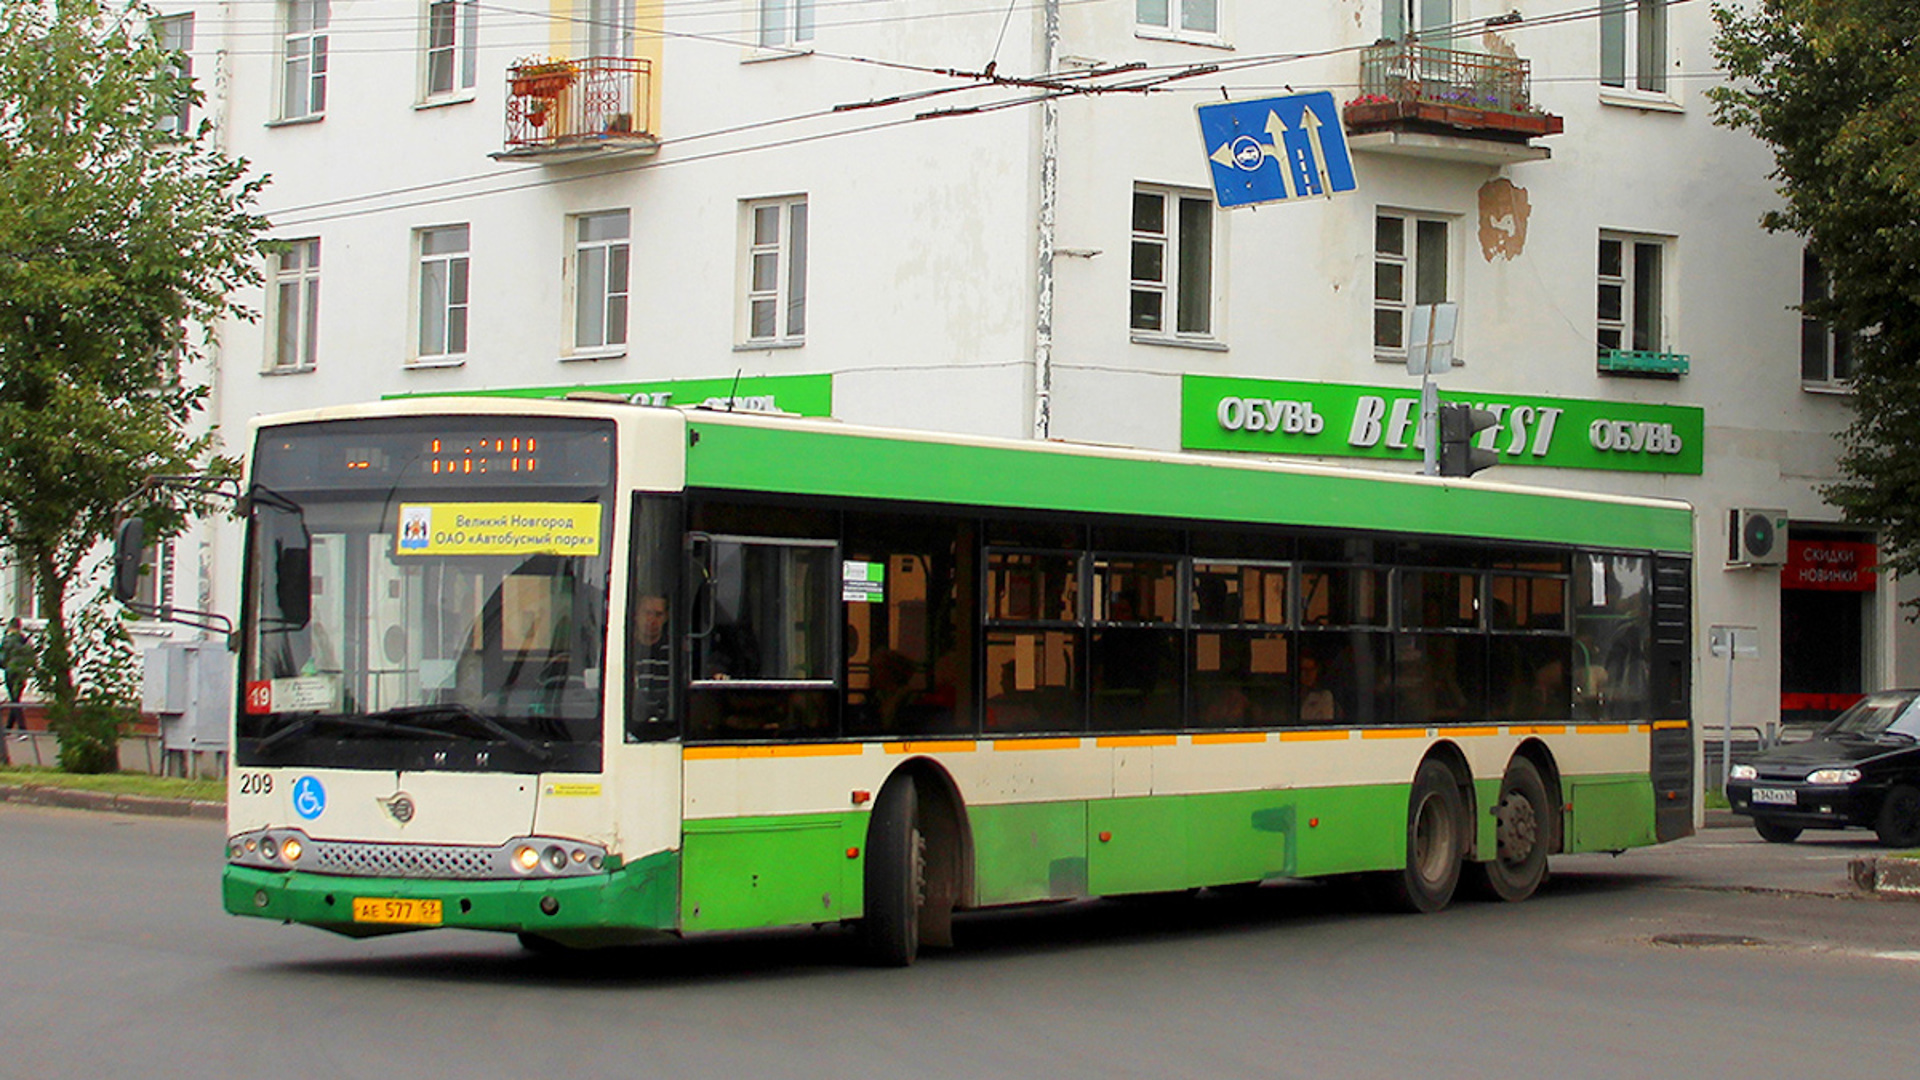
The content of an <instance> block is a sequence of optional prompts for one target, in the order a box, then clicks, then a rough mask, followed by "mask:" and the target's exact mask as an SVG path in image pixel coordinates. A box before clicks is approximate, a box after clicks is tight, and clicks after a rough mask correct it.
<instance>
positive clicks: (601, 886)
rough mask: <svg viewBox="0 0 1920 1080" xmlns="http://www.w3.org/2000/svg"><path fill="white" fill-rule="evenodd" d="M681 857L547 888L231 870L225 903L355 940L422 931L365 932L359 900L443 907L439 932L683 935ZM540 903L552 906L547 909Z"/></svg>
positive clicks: (657, 858)
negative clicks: (358, 916)
mask: <svg viewBox="0 0 1920 1080" xmlns="http://www.w3.org/2000/svg"><path fill="white" fill-rule="evenodd" d="M679 884H680V854H679V852H673V851H663V852H658V853H656V854H653V855H649V856H647V857H645V858H643V859H640V860H639V861H637V862H632V863H628V864H626V865H625V866H622V867H620V868H618V869H616V870H611V871H608V872H607V873H604V874H594V875H591V876H582V877H566V878H552V879H548V880H544V881H444V880H439V881H425V880H418V879H414V878H387V877H365V878H357V877H335V876H332V875H322V874H303V873H301V872H299V871H292V872H289V873H279V872H275V871H271V870H256V869H251V868H248V867H243V866H229V867H227V869H226V874H225V876H224V877H223V879H222V880H221V888H220V892H221V899H222V901H223V902H224V903H225V905H226V909H227V910H228V911H229V912H232V913H233V914H235V915H252V916H256V917H258V918H263V919H279V920H282V921H285V922H297V923H306V924H307V925H310V926H318V927H321V928H322V929H326V930H332V931H335V932H337V933H341V934H347V935H349V936H352V937H372V936H374V935H376V934H391V933H397V932H400V931H403V930H417V929H426V928H427V927H424V926H414V925H395V924H390V923H361V922H355V921H354V919H353V901H354V898H355V897H385V898H395V899H403V900H439V901H441V921H440V923H439V924H438V925H440V926H452V927H460V928H463V929H469V930H505V931H511V932H524V933H530V934H538V935H541V936H544V937H552V938H555V939H556V940H563V941H566V940H576V941H583V942H584V941H589V940H596V939H601V940H604V939H611V938H615V937H623V936H624V937H635V936H645V935H646V934H648V933H664V932H670V931H673V930H677V929H678V928H679V927H678V911H679V907H680V896H679ZM543 901H550V903H548V904H546V905H545V906H546V907H550V908H551V909H552V910H551V912H550V913H549V912H548V911H546V910H543Z"/></svg>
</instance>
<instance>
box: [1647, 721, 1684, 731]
mask: <svg viewBox="0 0 1920 1080" xmlns="http://www.w3.org/2000/svg"><path fill="white" fill-rule="evenodd" d="M1686 727H1687V721H1685V720H1655V721H1654V722H1653V730H1655V731H1685V730H1686Z"/></svg>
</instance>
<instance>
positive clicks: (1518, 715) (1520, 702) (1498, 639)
mask: <svg viewBox="0 0 1920 1080" xmlns="http://www.w3.org/2000/svg"><path fill="white" fill-rule="evenodd" d="M1572 640H1573V639H1572V638H1570V637H1568V636H1566V635H1565V634H1556V635H1543V634H1495V635H1493V636H1492V638H1490V639H1489V642H1488V648H1489V650H1490V656H1489V660H1488V666H1489V670H1490V671H1491V672H1492V676H1493V682H1494V685H1495V686H1496V687H1500V688H1503V692H1501V693H1499V694H1496V695H1494V700H1492V701H1490V702H1488V705H1489V706H1490V707H1491V709H1492V711H1491V713H1490V714H1489V715H1490V717H1491V718H1492V719H1495V720H1561V721H1564V720H1568V719H1571V718H1572V716H1573V664H1572V662H1571V661H1572V655H1573V649H1572Z"/></svg>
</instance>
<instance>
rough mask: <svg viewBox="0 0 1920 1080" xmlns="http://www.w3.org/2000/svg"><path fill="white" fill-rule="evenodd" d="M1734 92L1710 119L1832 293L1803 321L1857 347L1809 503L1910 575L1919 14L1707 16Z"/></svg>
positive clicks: (1918, 483) (1901, 8)
mask: <svg viewBox="0 0 1920 1080" xmlns="http://www.w3.org/2000/svg"><path fill="white" fill-rule="evenodd" d="M1714 18H1715V20H1716V21H1717V22H1718V24H1719V35H1718V37H1717V39H1716V41H1715V52H1716V54H1717V55H1718V57H1719V59H1720V62H1721V64H1722V66H1723V67H1724V68H1725V69H1726V71H1727V73H1728V74H1729V75H1731V76H1733V80H1734V81H1733V82H1732V83H1731V84H1730V85H1728V86H1726V87H1722V88H1718V89H1716V90H1714V91H1712V92H1711V93H1712V95H1713V99H1714V104H1715V110H1716V112H1715V116H1716V119H1717V120H1718V121H1719V122H1720V123H1722V124H1725V125H1728V126H1730V127H1735V128H1744V129H1746V130H1749V131H1751V132H1753V133H1754V134H1755V135H1757V136H1759V137H1760V138H1761V139H1763V140H1765V141H1766V142H1768V143H1770V144H1771V145H1772V147H1773V152H1774V162H1775V166H1776V167H1775V172H1774V176H1775V178H1776V179H1778V180H1779V182H1780V194H1781V195H1782V197H1783V199H1784V203H1785V205H1784V206H1783V207H1781V208H1780V209H1777V210H1774V211H1771V212H1769V213H1768V214H1766V215H1765V217H1764V218H1763V219H1762V223H1763V224H1764V225H1766V227H1767V228H1770V229H1775V230H1784V231H1791V232H1795V233H1799V234H1801V235H1802V236H1804V237H1806V240H1807V245H1808V247H1809V248H1810V249H1811V251H1812V252H1813V254H1814V255H1815V256H1817V257H1818V258H1819V260H1820V262H1821V264H1822V265H1823V267H1824V268H1825V270H1826V272H1827V276H1828V278H1829V281H1830V287H1829V298H1828V299H1827V300H1825V301H1822V302H1817V303H1813V304H1810V305H1809V310H1808V312H1807V313H1808V314H1810V315H1813V316H1815V317H1818V318H1822V319H1825V320H1827V321H1829V322H1830V323H1831V324H1832V325H1833V327H1834V329H1835V330H1836V331H1839V332H1841V333H1846V334H1853V335H1858V336H1857V338H1856V339H1855V341H1856V343H1855V347H1854V358H1855V371H1854V376H1853V387H1854V395H1855V396H1854V403H1855V406H1856V414H1855V418H1854V421H1853V424H1852V425H1851V426H1850V427H1849V428H1848V430H1847V433H1846V436H1845V441H1844V446H1843V447H1842V450H1841V456H1840V480H1839V481H1838V482H1837V483H1834V484H1832V485H1830V486H1828V487H1827V488H1826V489H1825V490H1824V491H1823V492H1822V494H1824V495H1825V496H1826V498H1827V499H1828V500H1829V501H1831V502H1832V503H1833V504H1834V505H1836V506H1838V507H1840V508H1841V510H1842V511H1844V513H1845V514H1846V516H1847V518H1848V519H1849V520H1851V521H1857V522H1861V523H1863V524H1869V525H1873V526H1875V527H1877V528H1878V529H1879V530H1880V533H1881V537H1882V542H1883V550H1882V554H1881V562H1882V564H1883V569H1891V570H1894V571H1897V572H1899V573H1903V574H1904V573H1912V572H1914V571H1916V570H1920V4H1916V3H1914V2H1913V0H1758V4H1757V6H1747V7H1742V8H1734V7H1730V6H1727V5H1716V6H1715V8H1714Z"/></svg>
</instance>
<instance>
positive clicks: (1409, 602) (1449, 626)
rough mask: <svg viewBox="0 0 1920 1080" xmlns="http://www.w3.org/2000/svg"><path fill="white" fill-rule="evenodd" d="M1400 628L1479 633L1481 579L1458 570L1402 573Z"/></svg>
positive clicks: (1409, 571) (1408, 571) (1406, 571)
mask: <svg viewBox="0 0 1920 1080" xmlns="http://www.w3.org/2000/svg"><path fill="white" fill-rule="evenodd" d="M1400 626H1401V628H1402V629H1406V630H1477V629H1479V627H1480V576H1479V575H1478V574H1469V573H1463V572H1460V571H1457V570H1403V571H1401V572H1400Z"/></svg>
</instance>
